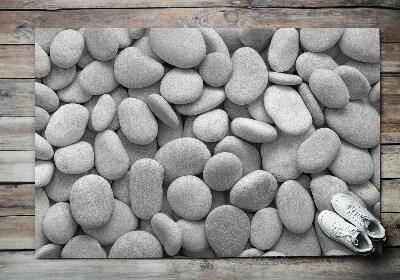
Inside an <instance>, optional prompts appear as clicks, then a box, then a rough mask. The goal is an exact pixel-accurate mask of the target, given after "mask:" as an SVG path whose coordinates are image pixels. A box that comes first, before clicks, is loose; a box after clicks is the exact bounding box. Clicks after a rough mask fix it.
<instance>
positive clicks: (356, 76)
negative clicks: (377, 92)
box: [334, 65, 371, 100]
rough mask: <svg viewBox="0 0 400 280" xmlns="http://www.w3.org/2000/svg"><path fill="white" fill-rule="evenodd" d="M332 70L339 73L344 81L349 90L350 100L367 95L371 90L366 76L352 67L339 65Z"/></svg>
mask: <svg viewBox="0 0 400 280" xmlns="http://www.w3.org/2000/svg"><path fill="white" fill-rule="evenodd" d="M334 72H335V73H337V74H339V76H340V78H341V79H342V80H343V82H344V83H345V85H346V87H347V89H348V90H349V94H350V100H355V99H360V98H362V97H364V96H367V95H368V93H369V91H370V90H371V86H370V85H369V82H368V80H367V78H366V77H365V76H364V75H363V74H362V73H361V72H360V71H359V70H357V69H356V68H354V67H351V66H347V65H341V66H339V67H338V68H336V69H335V70H334Z"/></svg>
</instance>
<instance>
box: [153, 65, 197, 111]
mask: <svg viewBox="0 0 400 280" xmlns="http://www.w3.org/2000/svg"><path fill="white" fill-rule="evenodd" d="M202 92H203V80H202V79H201V76H200V75H199V74H198V73H197V72H196V71H194V70H193V69H180V68H174V69H172V70H171V71H169V72H168V73H166V74H165V75H164V77H163V79H162V80H161V85H160V93H161V95H162V96H163V97H164V98H165V99H166V100H167V101H168V102H170V103H173V104H188V103H191V102H193V101H195V100H196V99H198V98H199V97H200V96H201V94H202Z"/></svg>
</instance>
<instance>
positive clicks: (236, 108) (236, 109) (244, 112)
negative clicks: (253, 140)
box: [224, 98, 251, 120]
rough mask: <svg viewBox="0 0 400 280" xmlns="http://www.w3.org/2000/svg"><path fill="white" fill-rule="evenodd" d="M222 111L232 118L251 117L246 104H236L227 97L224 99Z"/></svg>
mask: <svg viewBox="0 0 400 280" xmlns="http://www.w3.org/2000/svg"><path fill="white" fill-rule="evenodd" d="M250 104H251V103H250ZM248 105H249V104H248ZM224 111H225V112H226V113H227V114H228V116H229V118H230V119H232V120H234V119H236V118H249V119H250V118H251V115H250V113H249V110H248V107H247V105H237V104H235V103H233V102H232V101H230V100H229V99H228V98H227V99H225V101H224Z"/></svg>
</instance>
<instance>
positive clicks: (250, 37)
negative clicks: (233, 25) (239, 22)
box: [239, 28, 276, 52]
mask: <svg viewBox="0 0 400 280" xmlns="http://www.w3.org/2000/svg"><path fill="white" fill-rule="evenodd" d="M275 32H276V28H241V30H240V36H239V40H240V41H241V42H242V43H243V44H244V45H245V46H246V47H250V48H252V49H255V50H256V51H258V52H261V51H262V50H263V49H264V48H265V47H267V45H268V44H269V43H270V42H271V39H272V36H274V33H275Z"/></svg>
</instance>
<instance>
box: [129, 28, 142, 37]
mask: <svg viewBox="0 0 400 280" xmlns="http://www.w3.org/2000/svg"><path fill="white" fill-rule="evenodd" d="M145 32H146V28H128V33H129V36H131V38H132V39H140V38H141V37H142V36H143V35H144V33H145Z"/></svg>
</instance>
